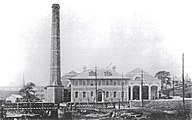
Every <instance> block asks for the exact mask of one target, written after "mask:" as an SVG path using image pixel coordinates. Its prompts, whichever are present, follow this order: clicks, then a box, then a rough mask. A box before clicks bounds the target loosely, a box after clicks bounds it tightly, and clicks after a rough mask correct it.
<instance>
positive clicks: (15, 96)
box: [10, 94, 23, 98]
mask: <svg viewBox="0 0 192 120" xmlns="http://www.w3.org/2000/svg"><path fill="white" fill-rule="evenodd" d="M10 97H14V98H23V97H22V96H21V95H17V94H11V96H10Z"/></svg>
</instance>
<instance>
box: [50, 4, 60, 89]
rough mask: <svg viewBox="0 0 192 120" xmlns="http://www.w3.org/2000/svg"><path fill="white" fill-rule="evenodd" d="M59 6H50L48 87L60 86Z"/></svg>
mask: <svg viewBox="0 0 192 120" xmlns="http://www.w3.org/2000/svg"><path fill="white" fill-rule="evenodd" d="M59 8H60V7H59V4H53V5H52V29H51V61H50V85H61V84H62V83H61V69H60V19H59Z"/></svg>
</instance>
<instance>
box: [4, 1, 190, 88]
mask: <svg viewBox="0 0 192 120" xmlns="http://www.w3.org/2000/svg"><path fill="white" fill-rule="evenodd" d="M53 3H59V4H60V16H61V17H60V25H61V56H62V60H61V62H62V63H61V64H62V65H61V68H62V72H61V73H62V75H64V74H65V73H67V72H70V71H72V70H74V71H76V72H81V71H82V67H83V66H86V67H87V68H94V67H95V66H97V67H99V68H105V67H107V66H108V65H109V64H110V63H112V65H115V66H116V67H117V71H118V72H120V73H121V72H123V73H128V72H129V71H131V70H133V69H134V68H138V67H139V68H142V69H144V71H146V72H148V73H150V74H152V75H154V74H155V73H156V72H158V71H159V70H166V71H170V72H171V74H172V75H177V76H181V62H182V61H181V60H182V58H181V56H182V53H185V66H186V69H185V74H189V76H192V62H191V61H192V54H191V51H192V46H191V43H192V42H191V40H192V34H191V32H192V12H191V11H192V7H191V6H192V2H191V1H190V0H185V1H183V0H169V1H168V0H159V1H155V0H134V1H133V0H124V1H123V0H94V1H93V0H76V1H75V0H60V1H59V0H55V1H51V0H50V1H49V2H48V1H47V0H41V1H40V0H31V1H29V0H28V1H27V0H17V1H15V0H12V1H11V0H5V1H1V4H0V15H1V19H0V26H1V27H0V33H1V39H0V55H1V59H0V73H1V79H0V82H1V83H0V86H5V85H17V86H19V85H21V83H22V79H23V73H24V75H25V80H26V82H29V81H31V82H34V83H35V84H36V85H44V86H46V85H48V82H49V64H50V45H51V44H50V42H51V37H50V35H51V12H52V9H51V6H52V4H53Z"/></svg>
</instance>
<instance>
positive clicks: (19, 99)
mask: <svg viewBox="0 0 192 120" xmlns="http://www.w3.org/2000/svg"><path fill="white" fill-rule="evenodd" d="M22 101H23V97H22V96H21V95H17V94H12V95H11V96H9V97H8V98H6V102H11V103H16V102H22Z"/></svg>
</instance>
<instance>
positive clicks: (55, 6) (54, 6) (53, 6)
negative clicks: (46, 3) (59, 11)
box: [52, 4, 60, 8]
mask: <svg viewBox="0 0 192 120" xmlns="http://www.w3.org/2000/svg"><path fill="white" fill-rule="evenodd" d="M52 8H60V7H59V4H53V5H52Z"/></svg>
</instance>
